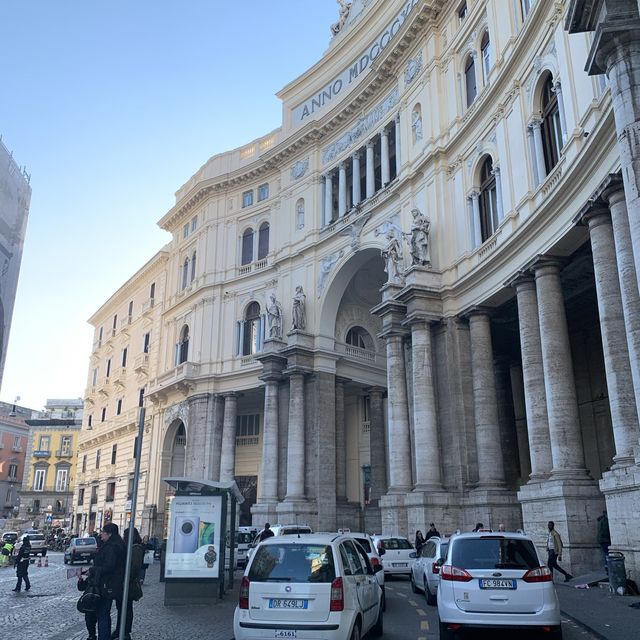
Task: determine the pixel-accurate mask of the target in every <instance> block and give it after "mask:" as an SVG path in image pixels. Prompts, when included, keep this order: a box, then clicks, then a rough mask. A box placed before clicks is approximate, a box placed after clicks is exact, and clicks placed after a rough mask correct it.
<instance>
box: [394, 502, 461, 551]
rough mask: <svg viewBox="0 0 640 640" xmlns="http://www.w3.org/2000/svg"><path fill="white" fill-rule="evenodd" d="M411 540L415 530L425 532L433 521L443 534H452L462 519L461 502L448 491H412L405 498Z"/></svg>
mask: <svg viewBox="0 0 640 640" xmlns="http://www.w3.org/2000/svg"><path fill="white" fill-rule="evenodd" d="M405 505H406V508H407V522H408V529H409V533H410V534H411V537H410V538H409V539H410V540H413V536H414V535H415V532H416V531H418V529H419V530H420V531H422V533H423V534H425V533H426V532H427V531H428V529H429V525H430V523H431V522H433V523H434V524H435V525H436V529H437V530H438V531H439V532H440V533H441V534H442V535H451V534H452V533H453V532H454V531H455V530H456V529H457V528H458V527H460V523H461V521H462V517H461V511H460V502H459V500H457V499H456V496H455V495H454V494H451V493H447V492H446V491H443V490H440V491H412V492H411V493H408V494H407V495H406V498H405Z"/></svg>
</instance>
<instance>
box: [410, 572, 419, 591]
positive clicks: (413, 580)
mask: <svg viewBox="0 0 640 640" xmlns="http://www.w3.org/2000/svg"><path fill="white" fill-rule="evenodd" d="M409 580H411V591H413V593H418V591H419V590H418V587H417V586H416V581H415V578H414V577H413V571H412V572H411V577H410V578H409Z"/></svg>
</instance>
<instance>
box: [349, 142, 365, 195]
mask: <svg viewBox="0 0 640 640" xmlns="http://www.w3.org/2000/svg"><path fill="white" fill-rule="evenodd" d="M352 166H353V178H352V184H351V199H352V200H353V206H354V207H355V206H356V205H357V204H359V203H360V200H362V196H361V193H360V149H358V150H357V151H356V152H355V153H354V154H353V156H352Z"/></svg>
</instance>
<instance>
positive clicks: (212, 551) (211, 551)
mask: <svg viewBox="0 0 640 640" xmlns="http://www.w3.org/2000/svg"><path fill="white" fill-rule="evenodd" d="M217 557H218V554H217V553H216V548H215V547H214V546H213V545H212V544H210V545H209V547H208V549H207V553H205V554H204V559H205V562H206V563H207V569H213V564H214V563H215V561H216V558H217Z"/></svg>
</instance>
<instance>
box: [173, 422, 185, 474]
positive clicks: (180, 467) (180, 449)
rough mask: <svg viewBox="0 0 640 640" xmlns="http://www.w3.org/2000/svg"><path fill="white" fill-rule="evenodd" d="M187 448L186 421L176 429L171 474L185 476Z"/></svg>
mask: <svg viewBox="0 0 640 640" xmlns="http://www.w3.org/2000/svg"><path fill="white" fill-rule="evenodd" d="M186 448H187V432H186V430H185V428H184V423H182V422H181V423H180V425H179V426H178V429H177V430H176V435H175V438H174V440H173V446H172V450H171V475H172V476H178V477H180V476H184V463H185V453H186Z"/></svg>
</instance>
